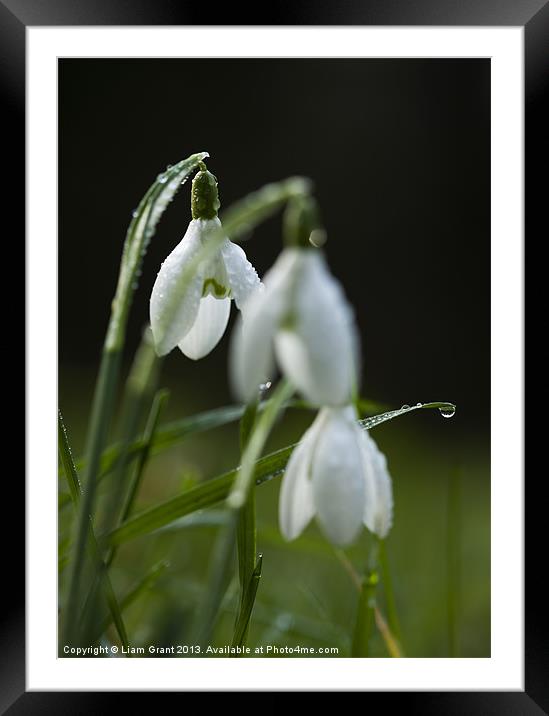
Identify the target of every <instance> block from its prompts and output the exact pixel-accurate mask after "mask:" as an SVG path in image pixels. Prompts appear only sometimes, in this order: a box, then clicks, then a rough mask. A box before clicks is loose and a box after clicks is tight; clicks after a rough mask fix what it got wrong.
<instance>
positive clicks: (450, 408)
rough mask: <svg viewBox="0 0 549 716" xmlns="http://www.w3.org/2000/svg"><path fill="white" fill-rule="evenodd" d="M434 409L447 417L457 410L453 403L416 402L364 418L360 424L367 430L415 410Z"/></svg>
mask: <svg viewBox="0 0 549 716" xmlns="http://www.w3.org/2000/svg"><path fill="white" fill-rule="evenodd" d="M433 409H438V410H439V411H440V413H441V414H442V415H445V416H447V417H451V416H452V415H453V414H454V413H455V412H456V406H455V405H454V404H453V403H446V402H434V403H416V404H415V405H412V406H410V405H403V406H402V408H399V409H398V410H389V411H388V412H386V413H381V415H372V416H371V417H370V418H364V420H360V421H359V424H360V426H361V427H363V428H364V429H365V430H371V429H372V428H375V427H376V426H377V425H381V423H386V422H387V421H388V420H393V418H399V417H401V416H402V415H408V413H413V412H414V410H433Z"/></svg>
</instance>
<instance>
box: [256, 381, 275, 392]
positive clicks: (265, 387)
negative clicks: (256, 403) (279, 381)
mask: <svg viewBox="0 0 549 716" xmlns="http://www.w3.org/2000/svg"><path fill="white" fill-rule="evenodd" d="M271 385H272V382H271V381H270V380H268V381H267V382H266V383H261V385H260V386H259V394H260V395H264V394H265V393H266V392H267V391H268V390H269V388H270V387H271Z"/></svg>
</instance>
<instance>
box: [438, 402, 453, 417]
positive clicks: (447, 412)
mask: <svg viewBox="0 0 549 716" xmlns="http://www.w3.org/2000/svg"><path fill="white" fill-rule="evenodd" d="M439 412H440V414H441V415H442V417H443V418H453V417H454V415H455V412H456V409H455V407H454V406H453V405H445V406H444V407H443V408H439Z"/></svg>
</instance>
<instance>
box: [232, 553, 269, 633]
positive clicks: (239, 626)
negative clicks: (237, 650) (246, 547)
mask: <svg viewBox="0 0 549 716" xmlns="http://www.w3.org/2000/svg"><path fill="white" fill-rule="evenodd" d="M262 564H263V555H262V554H260V555H259V558H258V560H257V563H256V565H255V568H254V571H253V572H252V575H251V577H250V581H249V583H248V588H247V589H246V591H245V594H244V599H243V600H242V606H241V608H240V613H239V616H238V621H237V623H236V627H235V630H234V636H233V641H232V646H243V644H244V642H245V638H246V633H247V631H248V624H249V623H250V617H251V616H252V610H253V608H254V604H255V595H256V594H257V588H258V586H259V580H260V579H261V566H262Z"/></svg>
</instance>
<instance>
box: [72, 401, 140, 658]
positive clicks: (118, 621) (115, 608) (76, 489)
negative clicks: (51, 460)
mask: <svg viewBox="0 0 549 716" xmlns="http://www.w3.org/2000/svg"><path fill="white" fill-rule="evenodd" d="M58 439H59V453H60V456H61V460H62V462H63V465H64V466H65V474H66V476H67V482H68V484H69V490H70V493H71V497H72V499H73V502H74V505H75V507H78V504H79V502H80V500H81V497H82V488H81V486H80V481H79V479H78V473H77V472H76V468H75V467H74V462H73V459H72V452H71V449H70V444H69V438H68V435H67V430H66V427H65V423H64V421H63V416H62V415H61V411H59V412H58ZM88 544H89V548H90V551H91V553H92V556H93V559H94V561H95V562H96V565H97V568H98V571H99V572H100V574H101V575H102V577H101V580H102V585H103V589H104V594H105V597H106V600H107V604H108V608H109V610H110V613H111V617H112V621H113V623H114V625H115V627H116V631H117V632H118V636H119V638H120V641H121V642H122V644H123V645H125V646H126V645H127V644H128V636H127V633H126V627H125V625H124V620H123V618H122V612H121V609H120V606H119V604H118V601H117V599H116V595H115V593H114V590H113V588H112V584H111V581H110V579H109V576H108V573H107V571H106V569H105V565H104V563H103V561H102V559H101V554H100V552H99V548H98V545H97V541H96V539H95V534H94V531H93V523H92V518H91V517H90V518H89V521H88ZM67 643H72V642H67Z"/></svg>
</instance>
